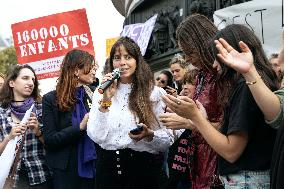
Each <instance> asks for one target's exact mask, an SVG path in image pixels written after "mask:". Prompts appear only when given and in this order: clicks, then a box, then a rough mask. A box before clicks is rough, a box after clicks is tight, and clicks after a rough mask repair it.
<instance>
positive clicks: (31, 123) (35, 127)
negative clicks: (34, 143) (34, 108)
mask: <svg viewBox="0 0 284 189" xmlns="http://www.w3.org/2000/svg"><path fill="white" fill-rule="evenodd" d="M27 127H28V128H29V129H31V130H32V131H33V132H34V134H35V135H36V136H39V135H41V132H40V129H39V122H38V119H37V117H36V114H35V113H34V112H32V113H31V116H30V118H29V119H28V122H27Z"/></svg>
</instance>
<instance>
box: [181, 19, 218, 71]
mask: <svg viewBox="0 0 284 189" xmlns="http://www.w3.org/2000/svg"><path fill="white" fill-rule="evenodd" d="M217 31H218V29H217V27H216V26H215V25H214V24H213V23H212V22H211V21H210V20H209V19H208V18H207V17H205V16H203V15H200V14H193V15H191V16H189V17H187V18H186V19H184V20H183V21H182V22H181V23H180V25H179V26H178V28H177V30H176V36H177V41H178V43H179V46H180V47H181V49H182V50H183V52H184V53H185V54H186V55H187V56H190V55H191V54H192V53H197V55H198V57H200V61H201V62H200V66H201V67H202V69H205V70H207V71H208V72H212V71H213V69H212V66H213V63H214V57H213V55H212V53H211V52H210V51H209V48H208V41H209V40H210V39H212V37H214V35H215V34H216V32H217Z"/></svg>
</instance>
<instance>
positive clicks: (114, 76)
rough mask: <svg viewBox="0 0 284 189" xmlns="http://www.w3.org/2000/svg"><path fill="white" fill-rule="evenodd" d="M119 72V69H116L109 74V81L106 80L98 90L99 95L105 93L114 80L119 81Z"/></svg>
mask: <svg viewBox="0 0 284 189" xmlns="http://www.w3.org/2000/svg"><path fill="white" fill-rule="evenodd" d="M120 72H121V70H120V69H119V68H116V69H114V70H113V71H112V73H111V79H108V80H106V81H105V82H103V83H102V84H101V85H100V87H99V89H98V92H99V93H100V94H103V93H104V92H105V90H106V89H107V88H108V87H109V86H110V85H111V84H112V83H113V82H114V81H115V80H116V79H119V77H120ZM108 75H109V74H107V75H106V77H107V76H108Z"/></svg>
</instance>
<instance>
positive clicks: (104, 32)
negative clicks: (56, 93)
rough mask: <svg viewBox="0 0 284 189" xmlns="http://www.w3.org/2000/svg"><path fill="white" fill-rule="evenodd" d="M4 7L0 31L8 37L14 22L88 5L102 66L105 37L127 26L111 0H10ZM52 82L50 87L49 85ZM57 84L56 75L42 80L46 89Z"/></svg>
mask: <svg viewBox="0 0 284 189" xmlns="http://www.w3.org/2000/svg"><path fill="white" fill-rule="evenodd" d="M1 6H2V9H1V11H0V34H1V35H2V36H3V37H5V38H8V37H10V36H12V31H11V24H14V23H17V22H22V21H26V20H30V19H33V18H37V17H41V16H47V15H50V14H55V13H60V12H66V11H71V10H76V9H81V8H85V9H86V10H87V17H88V21H89V25H90V30H91V34H92V38H93V44H94V49H95V54H96V60H97V61H98V62H99V65H100V69H99V70H98V77H101V70H102V68H103V64H104V62H105V58H106V57H105V50H106V46H105V40H106V39H107V38H114V37H118V36H119V34H120V32H121V31H122V28H123V21H124V17H123V16H122V15H120V14H119V13H118V12H117V10H116V9H115V8H114V6H113V4H112V2H111V0H25V1H19V0H7V1H2V5H1ZM47 86H49V87H47ZM54 86H55V79H45V80H40V88H41V91H42V93H43V94H44V93H46V92H48V91H50V90H52V89H53V87H54Z"/></svg>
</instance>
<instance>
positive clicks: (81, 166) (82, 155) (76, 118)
mask: <svg viewBox="0 0 284 189" xmlns="http://www.w3.org/2000/svg"><path fill="white" fill-rule="evenodd" d="M84 95H85V90H84V88H83V87H79V88H78V89H77V91H76V97H77V101H76V104H75V108H74V110H73V112H72V126H73V127H76V128H79V126H80V123H81V121H82V120H83V118H84V116H85V114H86V113H87V110H86V107H85V104H84ZM77 151H78V154H77V155H78V174H79V176H80V177H84V178H94V177H95V161H94V160H95V159H97V155H96V150H95V144H94V142H93V141H92V140H91V139H90V138H89V136H88V135H87V134H86V133H85V134H84V135H83V137H81V139H80V141H79V144H78V146H77Z"/></svg>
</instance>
